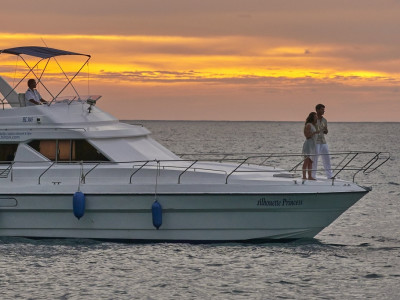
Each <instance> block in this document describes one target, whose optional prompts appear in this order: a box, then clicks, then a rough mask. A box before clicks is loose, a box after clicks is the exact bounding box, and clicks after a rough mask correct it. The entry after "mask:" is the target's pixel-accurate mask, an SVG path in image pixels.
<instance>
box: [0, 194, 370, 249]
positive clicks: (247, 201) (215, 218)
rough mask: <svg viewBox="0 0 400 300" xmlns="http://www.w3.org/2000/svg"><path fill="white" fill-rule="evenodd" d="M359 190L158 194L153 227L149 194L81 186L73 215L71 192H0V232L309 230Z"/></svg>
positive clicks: (219, 236)
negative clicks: (80, 205) (88, 190)
mask: <svg viewBox="0 0 400 300" xmlns="http://www.w3.org/2000/svg"><path fill="white" fill-rule="evenodd" d="M366 193H367V191H365V192H340V193H312V194H311V193H310V194H308V193H299V194H184V195H183V194H159V195H157V200H158V201H159V203H160V204H161V206H162V225H161V227H160V228H159V229H158V230H157V229H156V228H155V227H154V226H153V222H152V211H151V206H152V204H153V202H154V200H155V195H154V194H86V209H85V214H84V216H83V217H82V218H80V219H79V220H78V219H77V218H76V217H75V216H74V213H73V205H72V201H73V200H72V198H73V197H72V195H70V194H59V195H55V194H52V195H50V194H30V195H26V194H25V195H24V194H14V195H9V194H8V195H2V196H0V198H1V201H0V235H1V236H20V237H30V238H91V239H105V240H129V241H139V242H143V241H168V242H180V241H185V242H229V241H243V242H244V241H283V240H293V239H301V238H313V237H314V236H315V235H317V234H318V233H319V232H320V231H321V230H323V229H324V228H325V227H327V226H328V225H329V224H331V223H332V222H333V221H334V220H335V219H337V218H338V217H339V216H340V215H341V214H342V213H343V212H344V211H346V210H347V209H348V208H349V207H351V206H352V205H353V204H355V203H356V202H357V201H358V200H359V199H360V198H362V197H363V196H364V195H365V194H366Z"/></svg>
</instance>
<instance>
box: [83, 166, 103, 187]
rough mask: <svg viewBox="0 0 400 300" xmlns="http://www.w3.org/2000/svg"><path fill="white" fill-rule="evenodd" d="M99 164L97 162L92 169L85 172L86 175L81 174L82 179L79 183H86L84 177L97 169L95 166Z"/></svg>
mask: <svg viewBox="0 0 400 300" xmlns="http://www.w3.org/2000/svg"><path fill="white" fill-rule="evenodd" d="M100 164H101V162H98V163H97V164H96V165H95V166H94V167H93V168H91V169H90V170H89V171H87V172H86V174H84V175H83V174H82V179H81V182H82V183H86V176H87V175H88V174H89V173H90V172H92V171H93V170H94V169H95V168H97V166H99V165H100Z"/></svg>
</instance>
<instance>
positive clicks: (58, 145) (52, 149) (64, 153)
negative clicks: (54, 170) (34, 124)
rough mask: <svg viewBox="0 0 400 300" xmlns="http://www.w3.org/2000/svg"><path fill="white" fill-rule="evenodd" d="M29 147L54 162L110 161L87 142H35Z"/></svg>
mask: <svg viewBox="0 0 400 300" xmlns="http://www.w3.org/2000/svg"><path fill="white" fill-rule="evenodd" d="M28 145H29V146H31V147H32V148H33V149H35V150H36V151H37V152H39V153H41V154H42V155H43V156H45V157H47V158H48V159H50V160H52V161H60V162H68V161H81V160H82V161H109V159H108V158H107V157H105V156H104V155H103V154H102V153H100V152H99V151H98V150H97V149H96V148H94V147H93V146H92V145H91V144H89V143H88V142H87V141H86V140H33V141H31V142H30V143H29V144H28Z"/></svg>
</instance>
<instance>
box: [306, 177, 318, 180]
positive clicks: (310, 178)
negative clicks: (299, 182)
mask: <svg viewBox="0 0 400 300" xmlns="http://www.w3.org/2000/svg"><path fill="white" fill-rule="evenodd" d="M308 180H317V179H315V178H312V177H309V178H308Z"/></svg>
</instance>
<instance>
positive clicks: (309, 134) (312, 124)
mask: <svg viewBox="0 0 400 300" xmlns="http://www.w3.org/2000/svg"><path fill="white" fill-rule="evenodd" d="M324 113H325V105H323V104H318V105H317V106H316V107H315V112H311V113H310V114H309V115H308V117H307V119H306V123H305V126H304V136H305V137H306V141H305V142H304V144H303V155H304V163H303V179H309V180H315V179H316V173H317V168H318V158H319V156H322V162H323V164H324V169H325V173H326V177H327V178H328V179H330V178H332V170H331V160H330V157H329V149H328V145H327V143H326V140H325V134H328V122H327V121H326V119H325V118H324V117H323V115H324ZM307 175H308V178H307Z"/></svg>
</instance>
